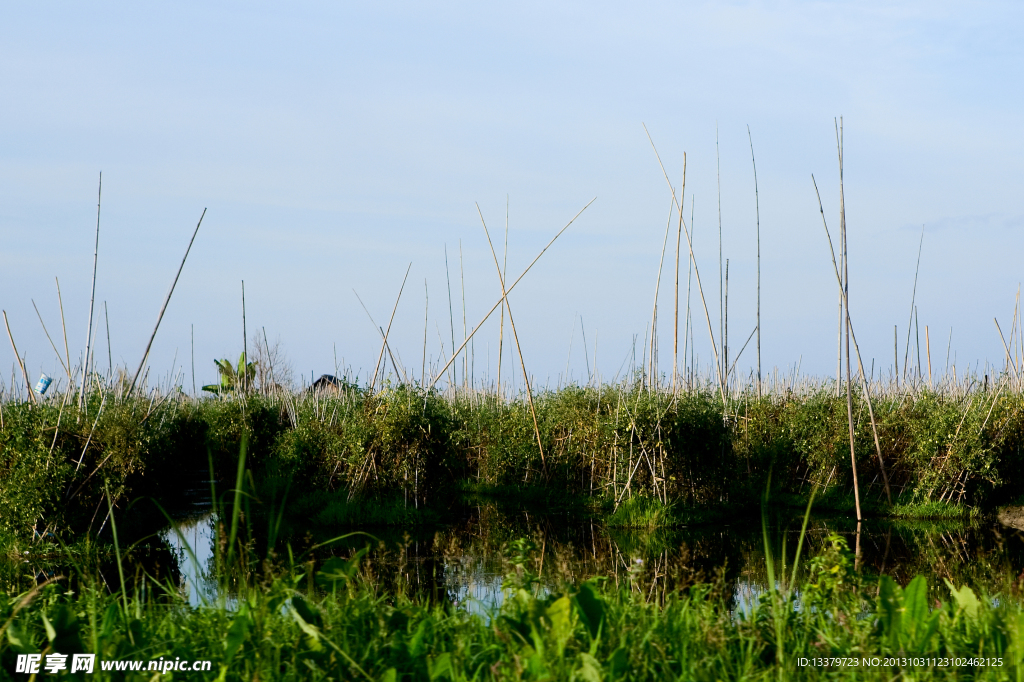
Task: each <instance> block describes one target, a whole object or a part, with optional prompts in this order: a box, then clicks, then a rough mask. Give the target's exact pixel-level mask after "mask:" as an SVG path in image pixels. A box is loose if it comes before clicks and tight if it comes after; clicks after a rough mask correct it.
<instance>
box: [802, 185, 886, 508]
mask: <svg viewBox="0 0 1024 682" xmlns="http://www.w3.org/2000/svg"><path fill="white" fill-rule="evenodd" d="M811 181H812V182H814V192H815V194H817V196H818V207H819V210H821V223H822V225H823V226H824V227H825V237H826V238H827V239H828V248H829V252H830V253H831V255H832V270H833V271H834V272H835V276H836V282H837V283H838V284H839V289H840V291H841V292H842V289H843V278H842V276H841V275H840V272H839V267H838V265H836V253H835V249H833V247H832V235H831V234H830V233H829V230H828V223H827V222H826V221H825V211H824V209H823V208H821V194H820V193H818V183H817V182H816V181H815V180H814V176H813V175H812V176H811ZM845 299H846V296H845V292H843V300H844V301H845ZM850 338H851V339H852V340H853V348H854V351H855V352H856V353H857V367H858V368H859V370H860V377H861V387H862V388H863V390H864V399H865V401H867V404H868V416H869V417H870V419H871V433H872V435H873V436H874V439H875V453H876V455H877V456H878V465H879V467H880V468H881V470H882V483H883V485H884V486H885V495H886V499H888V501H889V504H892V492H891V490H890V488H889V476H888V474H887V473H886V471H885V460H884V459H883V458H882V445H881V443H880V441H879V439H878V424H877V423H876V421H875V409H874V406H873V405H872V402H871V391H870V390H869V387H868V384H867V381H866V380H865V378H864V362H863V360H862V358H861V355H860V346H859V345H858V343H857V335H856V333H854V329H853V322H852V320H851V322H850Z"/></svg>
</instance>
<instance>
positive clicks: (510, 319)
mask: <svg viewBox="0 0 1024 682" xmlns="http://www.w3.org/2000/svg"><path fill="white" fill-rule="evenodd" d="M476 211H477V213H478V214H479V215H480V224H481V225H483V227H484V234H485V235H486V236H487V245H488V246H489V247H490V248H491V256H492V257H493V258H494V269H495V270H497V272H498V281H499V282H500V283H501V299H502V300H503V301H504V302H505V308H506V309H507V310H508V323H509V324H510V325H511V326H512V338H513V339H515V342H516V350H517V351H518V352H519V364H520V365H521V366H522V368H523V382H524V383H525V384H526V398H527V400H529V403H530V415H531V416H532V417H533V433H534V435H536V436H537V449H538V450H540V464H541V467H542V468H543V470H544V477H545V478H547V475H548V465H547V460H546V459H545V458H544V443H543V442H542V441H541V437H540V425H539V423H538V422H537V408H536V407H534V404H533V389H532V388H531V387H530V376H529V374H528V373H527V371H526V361H525V360H523V348H522V346H521V345H519V334H518V333H517V332H516V321H515V318H513V317H512V306H511V305H509V302H508V291H507V290H506V289H505V277H504V276H503V275H502V274H501V268H500V267H499V266H498V254H497V253H495V252H494V244H493V243H492V242H491V234H490V232H488V231H487V223H486V222H485V221H484V214H483V213H482V212H481V211H480V204H477V206H476ZM575 327H576V322H575V320H573V329H574V330H575Z"/></svg>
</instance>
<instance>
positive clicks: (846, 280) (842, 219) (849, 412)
mask: <svg viewBox="0 0 1024 682" xmlns="http://www.w3.org/2000/svg"><path fill="white" fill-rule="evenodd" d="M841 124H842V121H840V128H839V129H838V130H837V131H836V133H837V135H836V138H837V139H836V142H837V143H838V144H839V230H840V235H841V236H840V242H841V244H842V249H843V282H842V287H843V304H844V309H845V311H846V334H845V345H846V348H845V351H846V352H845V354H846V417H847V421H848V422H849V426H850V465H851V468H852V469H853V497H854V502H855V503H856V505H857V521H858V522H859V521H860V520H861V518H862V516H861V512H860V487H859V485H858V483H857V452H856V450H855V449H854V437H853V435H854V434H853V391H852V386H851V385H850V298H849V295H850V271H849V259H848V251H847V246H846V206H845V202H844V197H843V133H842V127H841ZM861 374H863V372H861Z"/></svg>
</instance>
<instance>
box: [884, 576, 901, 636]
mask: <svg viewBox="0 0 1024 682" xmlns="http://www.w3.org/2000/svg"><path fill="white" fill-rule="evenodd" d="M902 611H903V590H902V589H901V588H900V586H899V585H897V584H896V581H895V580H893V579H892V578H890V577H889V576H887V575H883V576H882V577H881V579H880V581H879V585H878V620H879V622H880V623H881V625H882V635H883V636H884V637H887V638H888V639H889V641H890V643H891V644H892V645H893V646H897V647H898V646H899V641H898V638H899V633H900V631H901V629H902V628H901V616H902Z"/></svg>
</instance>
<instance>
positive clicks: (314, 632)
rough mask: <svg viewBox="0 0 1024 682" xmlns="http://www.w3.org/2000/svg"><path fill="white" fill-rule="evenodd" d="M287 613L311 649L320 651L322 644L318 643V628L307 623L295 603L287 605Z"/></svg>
mask: <svg viewBox="0 0 1024 682" xmlns="http://www.w3.org/2000/svg"><path fill="white" fill-rule="evenodd" d="M288 613H290V614H291V616H292V620H294V621H295V622H296V624H298V626H299V629H300V630H302V632H303V633H304V634H305V635H306V640H307V642H308V644H309V648H310V649H312V650H313V651H320V650H322V649H323V645H322V644H321V643H320V630H318V629H317V627H316V626H315V625H313V624H311V623H309V622H308V621H307V620H306V619H305V618H303V617H302V615H301V614H300V613H299V612H298V610H297V609H296V608H295V603H294V602H293V603H291V604H289V605H288Z"/></svg>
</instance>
